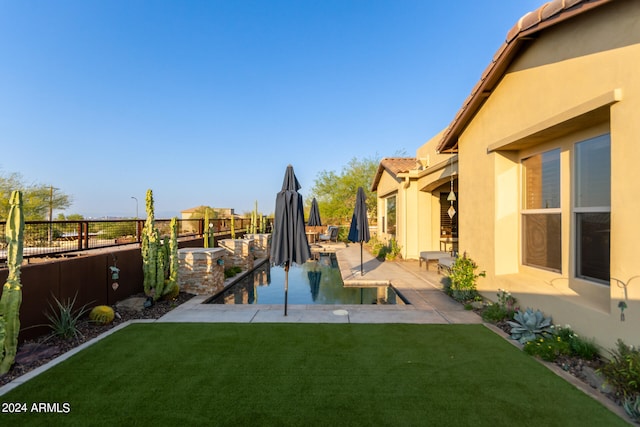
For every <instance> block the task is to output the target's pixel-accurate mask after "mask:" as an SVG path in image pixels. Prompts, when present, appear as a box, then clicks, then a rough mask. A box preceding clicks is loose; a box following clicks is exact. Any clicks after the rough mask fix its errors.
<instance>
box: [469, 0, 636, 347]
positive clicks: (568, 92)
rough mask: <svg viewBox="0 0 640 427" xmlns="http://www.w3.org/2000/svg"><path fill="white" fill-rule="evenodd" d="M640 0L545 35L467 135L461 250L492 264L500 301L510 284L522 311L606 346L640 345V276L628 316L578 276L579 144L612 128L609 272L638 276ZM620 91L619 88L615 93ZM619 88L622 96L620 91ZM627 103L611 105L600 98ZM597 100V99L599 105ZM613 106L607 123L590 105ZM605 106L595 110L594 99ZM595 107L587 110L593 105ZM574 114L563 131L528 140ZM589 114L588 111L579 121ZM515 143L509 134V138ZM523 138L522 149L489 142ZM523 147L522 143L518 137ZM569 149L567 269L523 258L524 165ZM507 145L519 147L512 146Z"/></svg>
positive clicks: (616, 294)
mask: <svg viewBox="0 0 640 427" xmlns="http://www.w3.org/2000/svg"><path fill="white" fill-rule="evenodd" d="M638 16H640V2H635V1H622V2H614V3H612V4H610V5H605V6H602V7H601V8H598V9H597V12H596V13H588V14H585V16H579V17H577V18H575V19H572V20H569V21H566V22H565V23H563V24H560V25H558V26H556V27H553V28H551V29H549V30H547V31H546V32H545V33H542V34H541V35H540V37H539V38H538V39H537V40H536V41H535V42H533V44H532V46H531V47H530V48H528V49H527V50H526V51H525V52H524V54H523V55H522V56H521V57H520V58H519V59H518V60H516V61H515V62H514V64H513V66H512V67H511V69H510V71H509V72H508V73H507V74H506V75H505V77H504V78H503V80H502V81H501V83H500V84H499V85H498V87H497V88H496V89H495V90H494V92H493V93H492V94H491V96H490V97H489V98H488V99H487V101H486V103H485V104H484V106H483V107H482V108H481V109H480V110H479V112H478V113H477V115H476V116H475V117H474V119H473V120H472V121H471V123H470V124H469V125H468V127H467V128H466V130H465V131H464V132H463V134H462V135H461V137H460V140H459V150H460V151H459V169H460V171H461V172H460V177H459V180H460V181H459V205H460V209H459V210H460V216H459V233H460V250H461V251H467V252H468V254H469V255H470V256H471V257H472V258H473V259H474V260H475V261H476V262H477V263H478V265H479V266H480V269H481V270H486V272H487V277H486V278H484V279H480V282H479V289H480V290H481V291H483V293H484V294H485V296H487V297H489V298H491V299H495V293H496V291H497V289H499V288H503V289H508V290H510V291H511V292H512V293H514V295H516V297H517V298H518V299H519V300H520V302H521V305H522V306H524V307H527V306H529V307H532V308H540V309H541V310H543V311H544V312H545V313H546V314H547V315H551V316H552V317H553V318H554V321H555V323H559V324H570V325H571V326H572V327H573V328H574V329H575V330H576V331H578V332H579V333H581V334H582V335H586V336H592V337H595V338H596V340H597V342H598V343H599V344H600V345H602V346H604V347H606V348H610V347H613V345H614V343H615V340H616V339H617V338H622V339H623V340H625V341H626V342H627V343H629V344H639V343H640V328H638V325H639V324H640V277H638V278H637V279H634V280H632V281H631V282H630V284H629V286H628V288H627V298H628V300H627V304H628V308H627V310H625V315H626V321H624V322H622V321H621V320H620V311H619V309H618V308H617V305H618V302H619V301H620V300H621V299H623V298H624V292H623V289H622V288H621V287H619V286H618V285H617V283H616V282H612V283H611V285H610V286H606V285H602V284H597V283H593V282H587V281H584V280H579V279H576V278H575V277H574V273H573V272H574V265H573V263H574V261H573V260H574V252H575V247H574V244H573V243H572V242H573V240H574V229H573V222H572V212H571V204H572V194H571V188H572V187H571V180H572V174H571V171H570V168H571V164H572V156H573V145H574V144H575V143H576V142H579V141H582V140H584V139H587V138H590V137H593V136H597V135H600V134H602V133H605V132H607V131H608V129H609V127H610V132H611V162H612V168H611V170H612V174H611V187H612V189H611V276H612V277H614V278H618V279H620V280H622V281H625V282H626V281H628V280H629V279H630V278H632V277H635V276H640V258H639V256H640V255H639V252H640V251H639V248H640V225H639V223H640V221H638V218H639V217H640V197H638V196H639V195H640V191H639V190H640V168H639V167H638V165H639V164H640V149H639V147H638V145H639V144H640V120H639V119H638V117H639V116H638V114H639V112H640V73H639V71H638V70H640V21H639V20H638V18H637V17H638ZM616 89H621V90H620V91H617V92H615V91H616ZM620 94H621V97H620ZM614 98H615V99H620V98H621V99H620V100H619V101H607V102H605V101H601V100H602V99H614ZM594 100H596V101H594ZM599 103H604V105H602V106H601V107H600V108H599V109H597V111H601V110H602V111H605V112H606V111H608V110H609V107H608V104H611V107H610V123H609V122H604V123H598V120H599V119H602V118H605V119H608V117H607V115H606V114H605V115H602V114H596V115H595V116H594V117H595V120H592V119H591V118H590V116H589V114H592V113H593V111H591V113H588V114H586V115H584V114H582V113H580V112H581V111H582V112H584V111H583V110H584V109H585V107H584V106H585V105H598V104H599ZM594 108H595V107H594ZM587 109H588V108H587ZM572 114H575V115H576V118H577V120H574V121H573V122H566V123H564V124H560V125H558V126H557V127H556V128H555V131H558V132H559V133H557V132H555V131H554V133H553V134H552V133H548V134H547V135H546V136H545V135H543V136H541V137H540V138H537V137H535V135H528V136H527V129H531V132H534V131H538V130H540V129H541V128H544V125H545V124H550V123H555V122H556V121H557V118H558V117H564V116H568V117H571V116H572ZM581 117H588V118H589V120H587V121H586V122H585V123H580V122H579V119H580V118H581ZM505 141H506V142H505ZM509 142H513V143H524V144H523V146H520V147H518V149H517V150H504V149H498V150H497V151H492V152H487V148H488V147H492V148H496V147H497V146H500V145H501V144H507V143H509ZM511 147H513V145H511ZM557 147H559V148H560V149H561V173H562V176H561V182H562V184H561V185H562V194H561V205H562V218H563V219H562V230H563V231H562V242H563V243H562V257H563V259H562V272H561V273H553V272H549V271H545V270H541V269H536V268H530V267H526V266H523V265H521V263H520V256H521V243H520V234H521V231H520V207H521V202H520V193H521V179H520V173H521V171H520V161H521V159H522V158H524V157H526V156H529V155H532V154H536V153H539V152H543V151H545V150H547V149H550V148H557ZM503 148H510V146H508V145H506V146H505V147H503Z"/></svg>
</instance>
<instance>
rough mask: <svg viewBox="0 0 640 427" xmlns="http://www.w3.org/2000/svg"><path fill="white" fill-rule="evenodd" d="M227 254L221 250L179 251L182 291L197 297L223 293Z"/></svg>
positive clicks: (198, 249)
mask: <svg viewBox="0 0 640 427" xmlns="http://www.w3.org/2000/svg"><path fill="white" fill-rule="evenodd" d="M225 254H226V251H225V250H224V249H221V248H182V249H178V260H179V272H178V284H179V285H180V290H181V291H184V292H189V293H192V294H195V295H214V294H216V293H218V292H220V291H222V289H223V288H224V267H225V266H224V262H223V260H224V256H225ZM219 260H220V262H219Z"/></svg>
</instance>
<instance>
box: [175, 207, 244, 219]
mask: <svg viewBox="0 0 640 427" xmlns="http://www.w3.org/2000/svg"><path fill="white" fill-rule="evenodd" d="M206 208H207V207H206V206H198V207H196V208H190V209H185V210H183V211H180V215H181V216H182V219H191V218H203V217H204V210H205V209H206ZM211 210H212V211H213V212H214V215H216V218H231V216H232V215H233V216H235V217H236V218H238V215H235V214H234V212H233V208H211Z"/></svg>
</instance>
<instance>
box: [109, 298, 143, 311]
mask: <svg viewBox="0 0 640 427" xmlns="http://www.w3.org/2000/svg"><path fill="white" fill-rule="evenodd" d="M146 300H147V299H146V298H145V297H131V298H127V299H125V300H122V301H118V302H117V303H116V309H118V310H123V311H134V312H139V311H142V310H144V302H145V301H146Z"/></svg>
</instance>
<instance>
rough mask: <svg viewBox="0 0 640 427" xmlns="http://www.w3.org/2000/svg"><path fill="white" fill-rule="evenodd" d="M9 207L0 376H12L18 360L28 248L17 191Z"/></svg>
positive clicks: (1, 304)
mask: <svg viewBox="0 0 640 427" xmlns="http://www.w3.org/2000/svg"><path fill="white" fill-rule="evenodd" d="M9 204H10V206H11V207H10V209H9V216H8V218H7V223H6V226H5V235H6V238H7V244H8V246H7V266H8V267H9V275H8V277H7V281H6V283H5V284H4V287H3V289H2V298H0V343H2V348H1V349H0V356H1V360H0V374H5V373H7V372H9V369H10V368H11V365H13V362H14V360H15V358H16V351H17V349H18V333H19V332H20V317H19V314H20V304H21V303H22V285H21V284H20V265H21V264H22V250H23V248H24V213H23V211H22V193H21V192H20V191H13V192H12V193H11V198H10V199H9Z"/></svg>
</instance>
